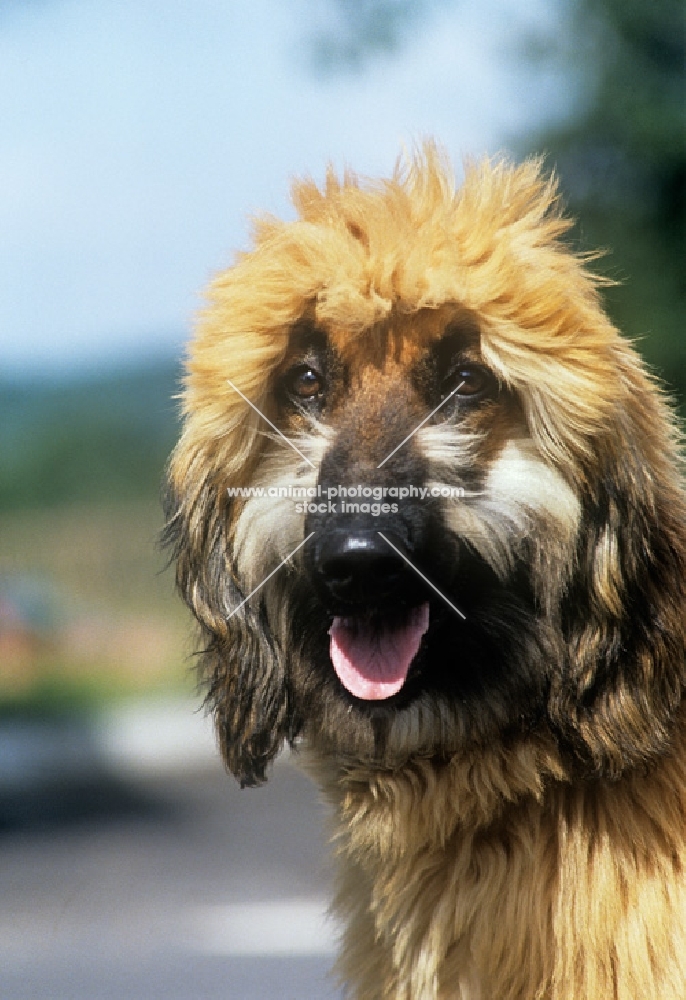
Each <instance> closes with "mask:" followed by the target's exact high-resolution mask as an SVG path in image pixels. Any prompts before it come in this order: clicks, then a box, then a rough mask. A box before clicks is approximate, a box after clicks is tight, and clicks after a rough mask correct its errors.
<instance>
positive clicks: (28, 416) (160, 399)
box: [0, 359, 180, 510]
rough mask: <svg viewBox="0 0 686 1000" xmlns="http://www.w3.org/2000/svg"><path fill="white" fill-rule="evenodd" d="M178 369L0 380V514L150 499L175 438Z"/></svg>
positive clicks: (163, 364)
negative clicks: (65, 505) (72, 505)
mask: <svg viewBox="0 0 686 1000" xmlns="http://www.w3.org/2000/svg"><path fill="white" fill-rule="evenodd" d="M179 379H180V365H179V363H178V362H177V361H174V360H172V359H168V360H164V361H159V362H155V363H152V362H147V363H145V364H141V365H140V366H139V367H136V368H127V369H125V370H124V369H118V370H116V371H112V372H109V373H103V374H98V375H94V376H91V377H86V376H83V375H80V376H78V377H71V378H67V377H64V378H61V379H59V380H52V381H46V380H40V381H39V380H12V381H10V380H3V379H0V510H14V509H18V508H26V507H43V508H44V507H54V506H62V505H64V504H68V503H75V502H76V503H78V502H98V501H106V500H113V501H116V500H120V499H132V498H139V497H140V498H143V497H146V496H155V495H156V494H157V493H158V492H159V489H160V482H161V478H162V473H163V469H164V464H165V462H166V459H167V457H168V455H169V452H170V451H171V449H172V447H173V444H174V441H175V439H176V436H177V433H178V417H177V413H178V404H177V401H176V400H175V399H174V396H175V394H176V393H177V392H178V390H179V384H180V382H179Z"/></svg>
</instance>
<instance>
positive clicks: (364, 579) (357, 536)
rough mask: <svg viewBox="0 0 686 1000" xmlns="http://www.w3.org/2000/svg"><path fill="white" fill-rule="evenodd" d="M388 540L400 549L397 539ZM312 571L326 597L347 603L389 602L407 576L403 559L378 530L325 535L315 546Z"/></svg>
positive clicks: (376, 603) (405, 581)
mask: <svg viewBox="0 0 686 1000" xmlns="http://www.w3.org/2000/svg"><path fill="white" fill-rule="evenodd" d="M387 537H388V536H387ZM389 540H390V541H392V542H393V545H395V546H396V548H398V549H400V550H401V551H402V550H403V546H402V543H401V542H400V541H399V540H398V539H395V538H389ZM314 570H315V573H316V575H317V577H318V580H319V583H320V584H321V585H322V586H323V587H324V589H325V591H326V592H327V594H328V595H329V597H330V598H332V599H333V600H334V602H338V601H340V602H342V603H343V604H346V605H368V604H370V603H371V604H373V605H375V606H377V607H378V606H379V605H381V604H385V603H388V601H389V600H390V599H391V598H393V597H394V596H396V595H398V594H399V593H400V592H401V591H404V590H405V589H406V587H407V584H408V582H409V577H410V573H409V572H408V570H409V567H408V565H407V563H406V562H405V560H404V559H403V558H402V556H401V555H399V554H398V553H397V552H395V551H394V550H393V548H391V546H390V545H389V544H388V542H386V541H384V539H383V538H382V537H381V535H380V534H379V533H378V531H364V532H354V533H352V532H343V531H339V532H332V533H331V534H329V535H327V536H326V537H325V538H323V539H322V541H321V542H320V543H319V544H318V545H317V546H316V548H315V555H314Z"/></svg>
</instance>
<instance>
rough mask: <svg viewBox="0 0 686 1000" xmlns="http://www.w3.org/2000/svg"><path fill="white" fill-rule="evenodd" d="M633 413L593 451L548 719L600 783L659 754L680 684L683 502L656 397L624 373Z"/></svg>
mask: <svg viewBox="0 0 686 1000" xmlns="http://www.w3.org/2000/svg"><path fill="white" fill-rule="evenodd" d="M624 377H625V379H626V381H627V383H628V384H629V385H630V388H631V390H632V392H631V393H630V394H629V395H630V405H627V406H625V407H623V408H622V409H621V411H620V412H619V413H618V414H615V420H614V421H613V426H612V431H611V433H609V434H607V435H606V436H605V437H604V438H603V437H600V438H599V439H598V440H597V442H596V448H595V454H594V455H593V456H592V458H591V461H590V462H589V463H588V466H587V472H586V485H585V486H584V487H583V488H582V497H583V500H582V510H583V514H582V523H581V529H580V534H579V543H578V551H577V565H576V568H575V571H574V574H573V576H572V580H571V584H570V586H569V589H568V592H567V594H566V596H565V598H564V601H563V605H562V614H561V628H562V631H563V633H564V638H565V645H566V648H567V651H568V662H567V665H566V670H564V671H563V672H562V674H561V675H560V676H558V677H557V678H556V679H555V681H554V683H553V686H552V690H551V697H550V716H551V718H552V720H553V722H554V724H555V726H556V728H557V729H558V732H560V733H561V735H562V737H563V739H564V740H565V741H566V742H568V743H570V744H571V745H572V747H573V748H574V750H575V751H576V753H578V754H579V755H580V756H581V757H582V758H583V759H585V760H586V763H587V764H588V765H589V766H590V767H591V768H592V769H593V770H594V771H595V772H597V773H602V774H606V775H609V776H617V775H619V774H620V773H621V772H622V771H623V770H624V769H625V768H626V767H628V766H632V765H636V764H639V763H641V762H647V761H649V760H650V759H651V758H653V757H654V756H655V755H656V754H659V753H661V752H664V750H665V748H666V747H667V745H668V742H669V739H670V731H671V729H672V727H671V725H670V722H671V720H672V719H673V717H674V714H675V712H676V710H677V709H678V707H679V705H680V704H681V702H682V699H683V696H684V690H685V686H686V665H685V656H686V654H685V646H686V635H685V632H686V504H685V502H684V493H683V489H682V485H681V483H680V481H679V461H678V441H677V437H678V435H677V433H676V431H675V428H674V423H673V420H672V418H671V416H670V414H669V411H668V409H667V407H666V406H665V405H664V403H663V401H662V399H661V397H660V394H659V391H658V390H657V388H656V387H655V386H654V385H653V384H652V382H651V381H649V380H648V379H647V378H646V376H645V375H644V374H643V373H642V372H640V371H639V370H637V369H633V371H632V370H627V371H625V372H624Z"/></svg>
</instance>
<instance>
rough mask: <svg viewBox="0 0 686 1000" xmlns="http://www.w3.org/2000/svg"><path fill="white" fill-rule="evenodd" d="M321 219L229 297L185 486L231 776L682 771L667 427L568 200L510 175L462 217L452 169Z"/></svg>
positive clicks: (315, 206) (292, 229)
mask: <svg viewBox="0 0 686 1000" xmlns="http://www.w3.org/2000/svg"><path fill="white" fill-rule="evenodd" d="M296 199H297V203H298V207H299V209H300V214H301V218H300V220H299V221H298V222H296V223H291V224H289V225H285V224H284V225H282V224H279V223H274V222H269V223H264V224H263V225H262V226H261V228H260V229H259V231H258V233H257V239H256V242H257V246H256V249H255V250H254V251H253V252H252V253H251V254H249V255H246V256H245V257H243V258H242V259H241V260H239V262H238V263H237V264H236V266H235V267H234V268H233V269H231V270H230V271H229V272H227V273H226V274H225V275H222V276H220V278H219V279H217V281H216V282H215V284H214V286H213V288H212V290H211V293H210V297H211V304H210V309H209V310H208V312H207V314H206V316H205V318H204V320H203V323H202V325H201V327H200V330H199V334H198V338H197V340H196V343H195V344H194V346H193V348H192V354H191V359H190V363H189V373H190V374H189V382H188V388H187V391H186V397H185V401H186V414H187V415H186V426H185V430H184V436H183V438H182V440H181V442H180V445H179V447H178V448H177V451H176V453H175V455H174V457H173V459H172V463H171V467H170V484H171V504H170V507H171V509H170V515H171V516H170V522H169V535H170V537H171V538H172V539H173V540H174V541H175V543H176V546H177V555H178V579H179V583H180V586H181V588H182V591H183V593H184V595H185V597H186V599H187V600H188V602H189V603H190V605H191V606H192V608H193V610H194V612H195V614H196V616H197V617H198V619H199V620H200V622H201V623H202V625H203V627H204V630H205V633H206V639H207V651H206V653H205V670H206V679H207V681H208V683H209V686H210V701H211V704H212V706H213V707H214V709H215V711H216V715H217V722H218V727H219V732H220V736H221V740H222V747H223V750H224V754H225V758H226V760H227V763H228V765H229V766H230V767H231V769H232V770H233V771H234V772H235V773H236V774H237V776H238V777H239V778H240V779H241V780H242V781H244V782H252V781H255V780H260V779H261V778H263V777H264V769H265V766H266V764H267V763H268V762H269V760H270V759H271V758H272V757H273V756H274V755H275V753H276V752H277V751H278V748H279V746H280V745H281V743H282V741H283V739H284V738H294V737H296V736H303V737H304V738H305V739H306V740H307V741H308V742H310V743H311V744H313V745H314V746H315V747H317V748H318V749H319V750H320V751H321V752H325V753H328V754H334V755H336V757H337V758H339V759H341V760H342V761H349V762H351V763H354V762H365V763H367V764H372V765H376V766H380V767H388V766H397V765H398V764H399V763H401V762H403V761H404V760H406V759H408V758H411V757H412V756H413V755H416V754H422V755H435V756H437V757H447V756H448V755H450V754H452V753H454V752H456V751H459V750H460V749H462V748H465V747H467V746H480V745H481V746H483V745H487V744H492V743H493V742H497V741H504V740H509V739H512V738H517V737H522V736H524V737H525V736H526V734H527V733H529V732H535V731H540V730H541V729H545V731H546V732H548V733H552V734H553V735H554V737H555V739H557V741H558V742H559V744H560V746H562V747H564V748H566V749H568V750H569V752H570V753H571V754H573V755H574V756H576V757H577V758H578V759H579V760H580V761H583V763H584V765H585V766H587V767H591V768H595V769H596V770H606V771H609V772H612V773H618V772H619V771H621V770H622V769H623V768H624V767H626V766H629V765H631V764H633V763H636V762H637V761H640V760H643V759H645V758H647V757H649V756H650V755H651V754H654V753H656V752H658V751H659V750H660V749H661V748H662V746H663V744H664V741H665V740H666V738H667V737H666V733H667V728H668V722H669V718H670V716H671V714H672V713H673V712H674V711H675V709H676V706H677V705H678V704H679V702H680V700H681V692H682V684H683V674H684V634H683V629H684V575H685V574H684V566H685V562H686V560H685V554H684V549H685V541H684V520H686V517H685V515H684V509H683V496H682V494H681V493H680V489H679V484H678V482H677V479H676V472H675V468H674V454H673V452H674V445H673V440H672V436H671V430H670V423H669V419H668V417H667V414H666V411H665V409H664V407H663V405H662V403H661V400H660V399H659V396H658V393H657V391H656V390H655V388H654V387H653V385H652V384H651V383H650V382H649V380H648V378H647V377H646V376H645V374H644V373H643V372H642V370H641V367H640V364H639V362H638V360H637V358H636V356H635V355H634V354H633V352H632V351H631V349H630V348H629V347H628V346H627V345H626V344H625V343H624V342H623V341H622V340H621V339H620V338H619V336H618V335H617V333H616V331H615V330H614V329H613V328H612V326H611V325H610V323H609V322H608V320H607V319H606V317H605V316H604V314H603V313H602V311H601V309H600V307H599V305H598V302H597V297H596V293H595V289H594V284H593V281H592V279H591V278H590V277H589V276H588V275H587V274H586V273H585V271H584V269H583V267H582V266H581V264H580V263H579V261H578V260H576V259H575V258H574V256H573V255H571V254H570V253H569V252H568V251H567V250H566V249H565V248H564V247H563V246H562V245H561V244H560V242H559V237H560V235H561V234H562V233H563V232H564V231H565V229H566V228H567V224H566V223H565V222H564V221H563V220H561V219H560V217H559V215H558V214H557V213H556V211H555V209H554V191H553V189H552V187H551V185H550V184H546V183H545V182H543V181H542V180H541V179H540V177H539V175H538V172H537V168H536V166H535V165H532V164H528V165H525V166H524V167H522V168H519V169H517V170H514V169H511V168H507V167H503V166H498V167H495V168H494V167H490V166H485V167H483V168H481V169H480V170H479V171H476V170H474V171H472V172H471V173H469V174H468V177H467V180H466V182H465V185H464V186H463V188H462V189H461V190H460V191H459V192H458V193H457V194H455V193H454V192H453V191H452V190H451V188H450V184H449V181H448V179H447V175H446V172H445V169H444V167H443V166H442V165H441V164H440V162H439V160H438V157H437V156H436V154H435V153H434V152H433V151H432V150H431V149H428V150H426V151H425V153H424V157H423V159H421V160H418V161H417V162H416V163H415V164H414V167H413V168H412V170H411V171H410V173H409V175H408V176H407V177H405V178H401V177H397V178H395V179H394V181H392V182H389V183H388V184H387V185H386V186H385V187H376V188H370V189H364V188H362V187H360V186H359V185H358V184H357V182H356V181H354V180H351V179H348V180H347V181H346V183H345V184H343V185H339V184H337V183H336V182H335V181H334V180H333V178H329V181H328V187H327V192H326V194H320V193H319V192H318V191H317V190H316V189H315V188H314V187H313V186H312V185H308V184H306V185H302V186H301V187H300V188H298V189H297V190H296ZM250 489H252V490H253V495H248V490H250ZM260 491H261V492H262V495H258V494H259V492H260ZM230 494H231V495H230Z"/></svg>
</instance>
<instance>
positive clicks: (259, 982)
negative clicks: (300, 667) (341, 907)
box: [0, 754, 340, 1000]
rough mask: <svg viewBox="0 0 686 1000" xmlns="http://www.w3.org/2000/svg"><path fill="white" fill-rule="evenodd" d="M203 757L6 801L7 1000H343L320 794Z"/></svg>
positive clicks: (0, 900) (1, 947) (0, 950)
mask: <svg viewBox="0 0 686 1000" xmlns="http://www.w3.org/2000/svg"><path fill="white" fill-rule="evenodd" d="M192 757H193V755H192V754H190V755H189V761H190V764H189V766H187V767H185V768H184V767H179V766H174V767H167V768H155V767H148V768H142V769H140V770H139V771H136V770H135V769H133V770H131V769H129V770H128V771H127V770H126V768H124V769H123V770H122V769H119V771H117V772H116V773H115V772H112V771H111V769H107V768H105V769H103V768H101V767H98V768H96V769H95V770H94V771H93V770H91V771H90V772H89V773H88V774H87V775H86V776H85V777H84V778H83V780H82V781H81V784H79V782H78V781H77V782H74V781H71V782H65V783H64V785H63V787H61V788H59V787H57V788H55V787H52V788H47V786H46V787H45V788H43V789H42V792H41V795H40V796H38V797H37V796H36V795H34V797H33V800H31V797H30V796H29V798H28V800H26V801H24V800H22V799H17V797H16V795H15V796H14V799H12V802H14V807H13V808H14V812H12V809H10V810H9V812H8V802H10V800H9V799H7V798H6V801H5V807H4V812H3V808H2V801H0V998H2V1000H275V998H284V1000H289V998H293V1000H309V998H312V1000H334V998H338V997H340V993H339V992H338V991H337V989H336V988H335V987H334V985H333V984H332V982H331V981H330V979H328V978H327V972H328V969H329V968H330V965H331V962H332V953H333V947H334V937H335V928H334V927H333V926H332V924H331V923H328V922H327V921H326V919H325V917H324V908H325V904H326V899H327V898H328V895H329V887H330V873H329V872H328V870H327V862H326V856H327V852H326V847H325V842H326V836H325V832H324V830H325V814H324V812H323V810H322V808H321V807H320V805H319V803H318V802H317V798H316V793H315V791H314V789H313V788H312V786H311V785H310V783H309V781H308V780H307V779H306V778H304V777H303V776H302V775H301V774H300V773H299V772H298V771H297V769H296V768H295V767H294V766H293V765H292V764H290V763H281V764H277V767H276V768H275V771H274V774H273V777H272V780H271V781H270V783H269V784H268V785H267V786H266V787H264V788H262V789H259V790H245V791H240V789H238V787H237V786H236V784H235V782H234V781H233V779H229V778H228V777H227V776H226V775H225V773H224V772H223V770H222V769H221V768H220V766H219V765H218V764H212V763H208V762H207V760H200V759H199V758H198V759H197V760H193V759H191V758H192ZM21 801H24V807H25V808H24V812H23V813H22V811H21V809H19V810H17V802H21ZM26 802H28V805H27V804H26ZM65 803H66V805H65ZM3 818H4V826H3V825H1V824H2V820H3Z"/></svg>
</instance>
